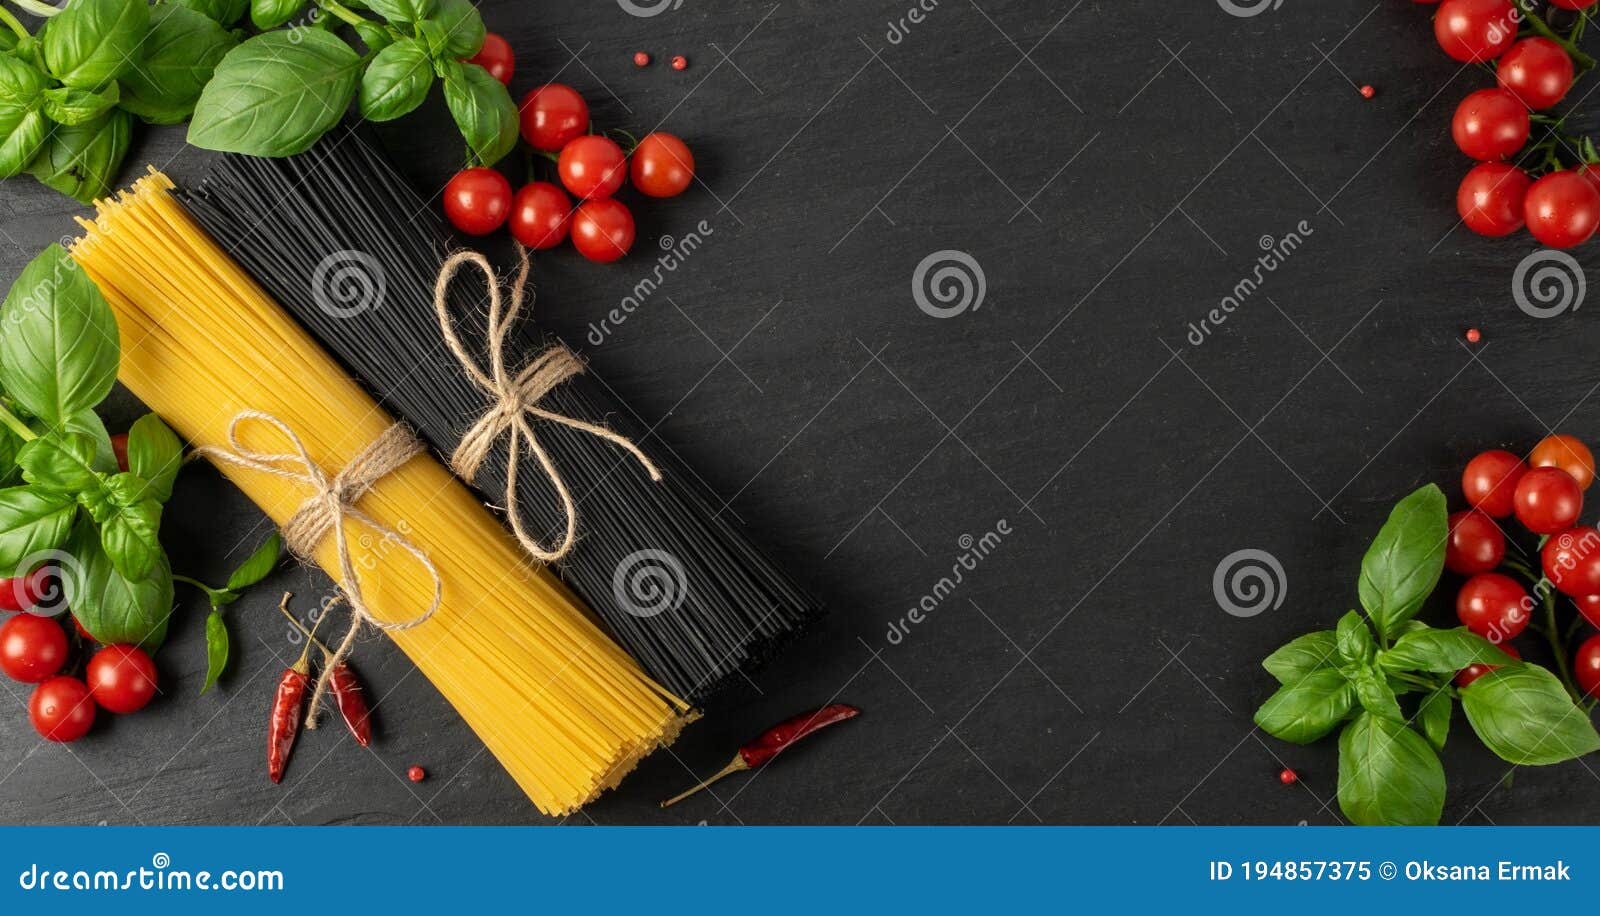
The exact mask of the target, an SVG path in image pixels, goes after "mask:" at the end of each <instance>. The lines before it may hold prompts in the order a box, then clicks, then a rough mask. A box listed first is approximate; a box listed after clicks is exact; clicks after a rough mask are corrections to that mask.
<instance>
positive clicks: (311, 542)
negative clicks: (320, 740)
mask: <svg viewBox="0 0 1600 916" xmlns="http://www.w3.org/2000/svg"><path fill="white" fill-rule="evenodd" d="M252 420H253V421H256V422H259V423H263V424H265V425H267V426H268V427H271V428H273V429H275V430H277V431H278V432H279V433H280V434H282V435H283V437H284V439H286V440H287V441H288V443H289V445H290V446H291V447H292V448H293V451H292V452H281V453H274V452H264V451H261V450H259V449H256V448H252V447H250V446H247V445H245V444H244V442H243V441H242V440H241V438H240V436H239V427H240V426H242V425H243V424H245V423H246V422H249V421H252ZM422 451H423V445H422V443H420V442H418V441H417V437H416V436H414V435H412V433H411V431H410V430H409V429H407V428H406V426H405V424H403V423H395V424H393V425H391V426H390V427H389V428H387V429H385V430H384V431H383V434H382V435H380V436H378V438H376V439H374V440H372V442H370V443H369V444H368V445H367V447H366V448H364V449H362V450H361V451H360V452H358V453H357V454H356V456H355V457H354V458H352V459H350V463H349V464H346V465H345V466H344V468H343V469H342V470H340V471H339V472H338V473H337V474H335V475H334V476H333V477H331V478H330V477H329V476H328V474H327V472H326V471H324V470H323V469H322V468H321V467H320V466H318V464H317V463H316V462H315V461H313V460H312V459H311V455H310V453H309V452H307V451H306V446H305V443H303V442H302V441H300V437H299V436H298V435H297V434H296V433H295V431H294V430H292V429H290V428H289V425H288V424H287V423H284V422H283V421H282V420H280V419H278V418H277V417H274V416H272V415H271V414H268V413H263V412H261V411H257V410H246V411H241V412H240V413H239V414H237V415H236V416H234V418H233V421H232V422H231V423H229V424H228V448H219V447H216V446H201V447H199V448H196V449H195V450H194V452H193V455H194V456H195V457H201V458H209V459H211V460H212V461H218V462H225V463H227V464H231V465H234V466H236V467H241V468H245V469H247V470H251V471H257V472H259V473H262V474H272V475H274V476H277V477H282V478H284V479H286V480H292V481H294V482H296V483H299V484H302V485H304V486H305V487H306V488H307V489H308V490H309V491H310V492H309V494H308V495H307V496H306V500H305V502H303V503H301V504H300V508H299V509H297V510H296V511H295V513H294V515H292V516H290V517H289V520H288V521H286V522H284V524H283V543H284V546H285V547H287V548H288V549H289V552H290V553H292V554H294V555H295V557H297V558H299V559H300V560H302V561H304V562H314V559H313V557H312V554H313V552H314V551H315V550H316V549H317V545H318V544H319V543H321V542H322V539H323V538H325V537H327V536H328V535H329V534H330V533H331V534H332V535H333V538H334V544H335V546H336V548H337V550H338V557H339V570H340V581H339V587H340V588H341V589H343V591H344V593H345V597H346V598H347V600H348V601H349V602H350V628H349V630H347V631H346V632H345V635H344V639H342V640H340V642H339V646H338V648H337V649H335V650H334V652H333V657H332V658H330V659H329V660H328V663H327V664H325V665H324V666H323V667H322V673H321V674H320V675H319V676H318V677H317V688H316V691H315V692H314V693H312V695H311V708H310V710H309V712H307V714H306V727H307V728H316V727H317V724H316V723H317V711H318V709H320V708H321V704H322V697H323V694H324V693H325V692H326V691H327V687H328V679H329V678H330V677H331V676H332V675H333V671H334V669H335V668H337V667H338V665H339V663H340V662H342V661H344V660H345V659H346V658H348V657H349V655H350V650H351V648H352V647H353V646H354V645H355V640H356V635H357V634H358V633H359V632H360V631H361V624H362V623H370V624H372V625H373V626H375V627H377V628H379V629H381V630H409V629H410V628H412V627H414V626H418V625H419V624H422V623H426V622H427V620H428V618H430V617H432V616H433V614H434V612H435V611H437V610H438V609H439V603H440V601H441V600H442V598H443V588H444V583H443V582H442V580H441V579H440V578H439V570H438V569H437V568H436V567H435V566H434V565H433V561H432V560H429V559H428V555H427V554H426V553H424V552H423V550H422V548H420V547H418V546H417V545H416V544H414V543H412V542H411V541H410V540H409V539H407V538H406V537H405V535H403V534H401V533H400V532H398V531H396V530H395V529H393V528H391V527H389V526H387V525H384V524H383V523H381V522H379V521H377V520H376V519H374V518H373V517H372V516H370V515H367V514H366V513H365V512H362V511H361V510H360V509H359V508H358V507H357V506H356V503H357V501H359V500H360V499H361V497H362V496H363V495H365V494H366V492H367V491H368V490H370V489H372V487H373V485H374V484H376V483H377V482H378V481H379V480H382V479H383V478H384V477H385V476H387V475H388V474H389V473H390V472H392V471H394V470H395V469H396V468H398V467H400V466H401V465H403V464H405V463H406V462H407V461H410V460H411V459H412V458H414V457H416V456H417V455H419V454H421V453H422ZM346 519H349V520H351V521H354V522H357V523H359V524H361V525H363V526H365V527H367V528H370V529H372V530H373V531H375V532H377V533H378V534H379V535H381V536H382V537H383V539H384V540H385V541H387V542H390V543H393V544H395V545H397V546H399V547H400V549H402V550H404V551H405V552H407V553H409V554H411V556H412V557H414V558H415V559H416V561H417V562H418V563H419V564H421V565H422V567H423V568H424V569H426V570H427V572H428V575H429V576H431V577H432V579H433V602H432V603H431V604H429V605H428V608H427V609H426V610H424V611H423V612H422V613H420V614H418V615H417V616H415V617H413V618H411V619H409V620H402V621H399V622H393V621H387V620H380V619H379V618H378V617H376V616H375V615H374V614H373V613H372V612H371V611H370V610H368V608H367V603H366V600H365V599H364V598H363V596H362V594H361V574H360V573H358V572H356V568H355V562H354V561H353V559H352V558H351V556H350V543H349V538H348V536H347V535H346V533H345V526H344V522H345V520H346Z"/></svg>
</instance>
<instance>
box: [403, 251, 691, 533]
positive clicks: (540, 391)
mask: <svg viewBox="0 0 1600 916" xmlns="http://www.w3.org/2000/svg"><path fill="white" fill-rule="evenodd" d="M517 255H518V257H519V258H520V259H521V262H522V263H521V267H520V268H519V269H518V271H517V276H516V280H515V281H513V283H512V286H511V296H510V299H511V301H510V307H509V308H507V304H506V299H505V296H504V294H503V293H502V291H501V285H500V278H499V277H498V276H497V275H496V274H495V271H494V267H493V266H492V265H490V263H489V259H488V258H486V257H484V256H483V255H482V254H480V253H478V252H476V251H458V252H456V253H455V254H453V255H451V256H450V257H449V258H447V259H446V260H445V262H444V264H443V266H441V267H440V268H439V279H438V281H437V282H436V283H435V284H434V289H433V307H434V311H435V312H437V313H438V317H439V331H440V333H441V334H443V335H444V341H445V344H446V345H447V346H448V347H449V348H450V352H451V353H453V354H455V357H456V359H457V360H459V361H460V363H461V366H462V368H464V369H465V370H466V372H467V377H468V378H470V379H471V380H472V382H473V383H474V384H475V385H477V386H478V387H479V388H480V389H482V390H483V391H484V392H485V393H486V394H488V395H489V397H490V399H491V400H492V404H491V406H490V408H489V409H488V410H487V411H485V412H484V414H483V416H481V417H479V418H478V419H477V421H476V422H475V423H473V424H472V426H471V427H470V428H469V429H468V430H467V431H466V433H465V434H464V435H463V436H462V437H461V442H460V443H458V444H457V445H456V450H455V452H454V453H452V454H451V456H450V467H451V469H452V470H454V471H455V472H456V475H457V476H459V477H460V478H461V479H463V480H473V479H475V478H476V477H477V476H478V470H479V469H480V468H481V467H482V466H483V462H484V459H485V458H487V457H488V456H489V453H490V452H491V451H493V449H494V446H495V443H496V442H498V441H499V440H500V437H501V436H503V435H506V434H508V433H509V434H510V436H511V442H510V446H509V448H510V452H509V457H508V458H507V462H506V516H507V517H508V518H509V519H510V520H511V531H512V533H513V534H515V535H516V537H517V541H518V542H519V543H521V544H522V547H523V549H524V550H526V551H527V552H528V553H529V554H530V555H532V556H533V557H534V559H536V560H540V561H542V562H545V563H553V562H555V561H557V560H560V559H562V558H563V557H565V556H566V555H567V553H568V552H569V551H571V550H572V545H573V544H574V543H575V542H576V541H577V537H578V507H577V504H576V502H575V501H574V500H573V498H572V491H571V490H570V489H569V488H568V487H567V484H566V481H565V480H563V479H562V477H561V472H560V470H558V469H557V468H556V464H555V461H554V460H552V459H551V457H550V453H549V452H548V451H546V450H545V447H544V444H543V443H541V442H540V441H539V437H538V436H537V435H535V433H534V429H533V424H532V422H531V420H533V419H538V420H549V421H550V422H552V423H560V424H562V425H563V426H570V427H572V428H573V429H577V430H581V431H583V432H586V433H588V434H590V435H592V436H596V437H599V438H601V439H604V440H605V441H607V442H610V443H611V444H612V445H615V446H617V447H618V448H621V449H623V450H625V451H627V452H628V453H629V454H630V455H632V456H633V457H634V459H635V460H636V461H638V462H639V464H640V465H642V466H643V467H644V469H645V470H646V471H647V472H648V473H649V474H650V479H651V480H660V479H661V471H660V470H659V469H658V468H657V467H656V465H655V462H653V461H651V460H650V458H649V457H648V456H646V455H645V453H644V452H642V451H640V450H639V447H638V446H636V445H634V444H633V442H632V440H630V439H628V438H627V437H626V436H623V435H620V434H618V433H616V432H613V431H612V430H610V429H607V428H606V427H604V426H600V425H597V424H594V423H587V422H585V421H583V420H579V419H577V418H576V417H569V416H566V415H564V414H559V413H555V412H554V411H551V410H548V409H546V408H544V407H541V406H539V405H540V404H541V403H542V402H543V401H544V399H545V397H546V396H547V395H548V394H549V393H550V392H551V390H552V389H554V388H555V387H556V386H557V385H560V384H561V383H563V382H565V381H566V380H568V379H570V378H572V377H573V376H575V375H578V374H579V373H581V372H583V368H584V367H583V361H582V360H580V359H578V357H577V356H575V355H573V353H572V351H571V350H568V349H567V348H566V347H564V346H561V345H560V344H557V345H555V346H552V347H550V348H549V349H546V350H544V351H543V352H541V353H540V354H538V355H537V356H535V357H534V358H533V359H532V360H531V361H529V363H528V364H527V365H526V366H524V367H522V369H521V370H520V371H518V372H517V373H515V374H512V373H511V372H510V371H509V370H508V369H507V368H506V352H505V351H506V342H507V340H508V339H509V338H510V336H511V329H512V328H513V326H515V324H516V322H517V320H518V319H519V318H520V317H521V316H522V313H523V310H524V309H525V308H526V307H527V302H526V294H527V287H528V274H529V272H530V271H531V269H532V267H531V265H530V264H529V262H528V250H527V249H526V248H524V247H522V246H521V245H518V246H517ZM469 264H470V265H472V266H474V267H476V268H478V270H480V271H482V272H483V276H484V280H485V285H486V286H487V288H488V291H489V326H488V330H489V335H488V348H487V349H488V365H487V366H484V365H482V364H480V363H479V362H478V360H476V359H475V358H474V357H473V355H472V353H471V352H469V351H468V350H467V348H466V347H465V346H463V345H462V343H461V338H460V337H459V336H458V335H457V334H456V326H455V321H454V320H453V319H452V318H451V316H450V305H449V300H448V296H447V293H448V292H449V289H450V281H451V280H452V279H454V278H455V275H456V273H457V272H458V271H459V270H460V269H461V268H462V267H463V266H465V265H469ZM524 450H526V451H528V452H530V453H532V455H533V456H534V458H535V459H537V460H538V462H539V467H540V468H541V469H542V470H543V471H544V475H545V477H546V478H548V479H549V481H550V485H551V487H553V488H554V489H555V491H556V496H557V497H558V498H559V499H560V500H561V508H562V513H563V515H564V516H565V521H566V531H565V533H564V534H563V535H562V536H561V540H560V541H558V542H557V543H555V544H553V545H548V546H547V545H544V544H541V543H539V541H538V539H537V538H535V537H534V536H533V535H532V534H530V533H529V532H528V531H527V528H526V526H525V525H524V524H523V520H522V513H521V512H520V511H519V510H518V506H517V503H518V497H517V476H518V473H519V465H520V462H521V456H522V453H523V451H524Z"/></svg>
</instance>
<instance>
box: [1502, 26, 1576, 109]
mask: <svg viewBox="0 0 1600 916" xmlns="http://www.w3.org/2000/svg"><path fill="white" fill-rule="evenodd" d="M1573 72H1574V71H1573V66H1572V57H1571V55H1569V54H1567V52H1566V49H1565V48H1563V47H1561V46H1560V45H1558V44H1556V43H1555V42H1553V41H1551V40H1550V39H1548V38H1524V39H1522V40H1521V41H1519V42H1517V43H1516V44H1514V45H1512V46H1511V50H1509V51H1507V52H1506V53H1505V56H1504V57H1501V58H1500V63H1499V64H1497V65H1496V66H1495V78H1496V79H1497V80H1498V81H1499V83H1500V85H1501V87H1502V88H1505V89H1509V90H1511V92H1512V93H1514V94H1515V95H1516V97H1517V98H1519V99H1521V100H1522V103H1523V104H1524V105H1527V106H1528V107H1529V108H1532V109H1534V110H1535V111H1538V110H1541V109H1545V108H1550V107H1551V106H1553V105H1555V104H1556V103H1557V102H1559V101H1561V99H1562V98H1563V97H1565V96H1566V94H1567V90H1569V89H1571V88H1572V79H1573Z"/></svg>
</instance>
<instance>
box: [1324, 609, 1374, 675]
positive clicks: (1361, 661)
mask: <svg viewBox="0 0 1600 916" xmlns="http://www.w3.org/2000/svg"><path fill="white" fill-rule="evenodd" d="M1334 634H1335V636H1334V638H1335V641H1336V642H1337V643H1338V645H1339V657H1340V658H1342V659H1344V660H1345V661H1346V662H1349V663H1350V664H1353V665H1365V664H1366V663H1367V662H1369V661H1371V660H1372V656H1373V653H1375V652H1377V651H1378V646H1377V643H1375V642H1373V641H1372V631H1371V630H1370V629H1368V628H1367V622H1366V621H1365V620H1362V619H1361V615H1360V614H1357V613H1356V612H1355V611H1349V612H1347V613H1346V614H1345V615H1344V616H1343V617H1340V618H1339V627H1338V629H1337V630H1335V631H1334Z"/></svg>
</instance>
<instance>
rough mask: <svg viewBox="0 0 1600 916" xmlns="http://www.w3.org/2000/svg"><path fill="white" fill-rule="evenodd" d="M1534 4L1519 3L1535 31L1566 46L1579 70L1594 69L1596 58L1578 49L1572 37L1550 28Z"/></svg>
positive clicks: (1526, 1) (1527, 0) (1528, 0)
mask: <svg viewBox="0 0 1600 916" xmlns="http://www.w3.org/2000/svg"><path fill="white" fill-rule="evenodd" d="M1532 5H1533V4H1532V2H1531V0H1522V2H1521V3H1519V4H1518V6H1520V7H1521V8H1522V9H1521V10H1520V12H1521V13H1522V18H1523V19H1525V20H1527V23H1528V25H1529V26H1530V27H1531V28H1532V29H1533V31H1534V32H1536V33H1538V34H1539V35H1543V36H1544V37H1545V38H1548V39H1550V40H1551V41H1553V42H1555V43H1556V44H1558V45H1560V46H1561V47H1562V48H1564V49H1565V50H1566V52H1567V53H1568V54H1569V55H1571V56H1572V62H1573V63H1575V64H1577V65H1578V69H1579V70H1589V69H1593V67H1594V58H1593V57H1590V56H1589V55H1587V54H1585V53H1583V52H1582V51H1580V50H1578V46H1577V45H1576V44H1575V43H1574V40H1573V39H1572V38H1569V37H1567V36H1565V35H1563V34H1561V33H1560V32H1557V31H1556V30H1555V29H1552V28H1550V26H1549V25H1548V24H1546V23H1545V21H1544V20H1543V19H1540V18H1539V15H1538V14H1537V13H1535V12H1534V11H1533V10H1532V9H1531V7H1532Z"/></svg>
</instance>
